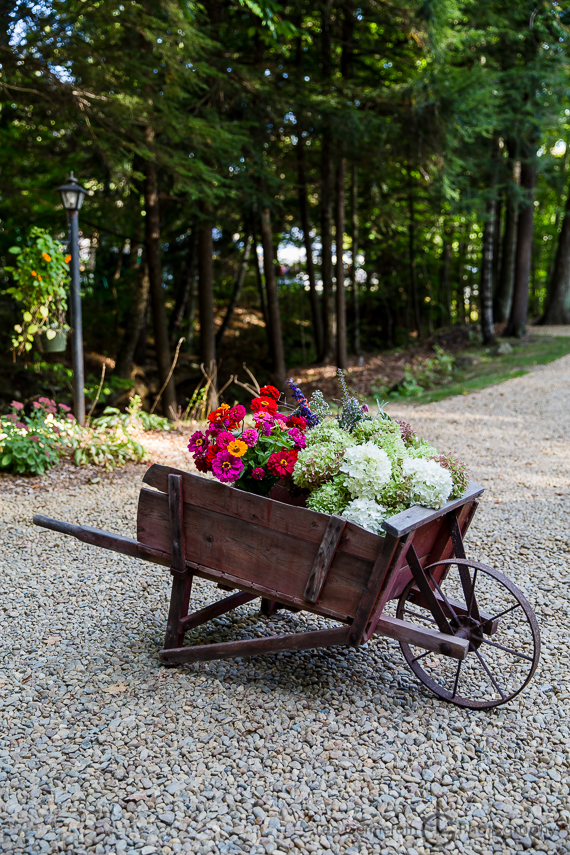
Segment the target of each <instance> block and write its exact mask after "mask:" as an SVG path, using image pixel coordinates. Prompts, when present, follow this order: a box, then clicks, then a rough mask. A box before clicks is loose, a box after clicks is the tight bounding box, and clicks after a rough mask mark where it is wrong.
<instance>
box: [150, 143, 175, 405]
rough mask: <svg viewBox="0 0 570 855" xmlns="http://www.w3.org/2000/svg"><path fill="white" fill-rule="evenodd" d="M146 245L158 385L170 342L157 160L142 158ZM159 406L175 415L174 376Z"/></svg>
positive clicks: (165, 370)
mask: <svg viewBox="0 0 570 855" xmlns="http://www.w3.org/2000/svg"><path fill="white" fill-rule="evenodd" d="M145 141H146V144H147V146H148V148H149V149H150V151H152V149H153V146H154V130H153V129H152V128H151V127H150V126H147V127H146V129H145ZM144 196H145V248H146V256H147V262H148V275H149V279H150V299H151V305H152V317H153V323H154V344H155V349H156V361H157V365H158V376H159V380H160V386H161V387H162V386H163V384H164V383H165V382H166V379H167V377H168V373H169V371H170V366H171V358H170V345H169V342H168V325H167V322H166V306H165V303H164V294H165V292H164V287H163V283H162V264H161V258H160V209H159V203H158V178H157V174H156V162H155V161H154V160H147V161H146V162H145V186H144ZM161 404H162V410H163V413H164V415H165V416H166V417H167V418H169V419H174V418H176V411H177V403H176V387H175V385H174V378H173V377H171V378H170V380H169V381H168V383H167V385H166V388H165V389H164V392H163V393H162V401H161Z"/></svg>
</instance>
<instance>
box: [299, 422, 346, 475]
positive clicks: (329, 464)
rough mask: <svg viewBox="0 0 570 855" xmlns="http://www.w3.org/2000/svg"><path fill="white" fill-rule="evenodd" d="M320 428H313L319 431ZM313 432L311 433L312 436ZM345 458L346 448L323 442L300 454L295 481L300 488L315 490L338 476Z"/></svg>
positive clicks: (334, 443)
mask: <svg viewBox="0 0 570 855" xmlns="http://www.w3.org/2000/svg"><path fill="white" fill-rule="evenodd" d="M317 429H318V428H313V430H317ZM311 433H312V431H309V434H311ZM343 457H344V446H343V445H340V444H338V443H336V442H328V443H327V442H322V443H318V444H317V445H311V446H310V447H309V448H305V449H304V450H303V451H300V452H299V457H298V459H297V463H296V464H295V469H294V470H293V481H294V482H295V484H296V485H297V486H298V487H303V488H304V489H308V490H315V489H316V488H317V487H320V486H321V484H324V483H325V481H330V480H331V479H332V478H334V476H335V475H338V472H339V469H340V464H341V463H342V459H343Z"/></svg>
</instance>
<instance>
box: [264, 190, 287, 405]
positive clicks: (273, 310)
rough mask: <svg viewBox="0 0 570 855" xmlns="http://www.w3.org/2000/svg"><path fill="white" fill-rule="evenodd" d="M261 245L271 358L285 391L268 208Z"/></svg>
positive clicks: (276, 382) (279, 318)
mask: <svg viewBox="0 0 570 855" xmlns="http://www.w3.org/2000/svg"><path fill="white" fill-rule="evenodd" d="M261 244H262V246H263V272H264V274H265V290H266V294H267V313H268V317H269V326H270V331H271V356H272V358H273V381H274V383H275V385H276V386H277V388H278V389H279V390H281V391H284V390H285V380H286V377H285V373H286V372H285V354H284V351H283V336H282V332H281V317H280V314H279V298H278V294H277V280H276V278H275V264H274V262H273V234H272V230H271V211H270V210H269V208H268V207H267V206H265V207H264V208H262V211H261Z"/></svg>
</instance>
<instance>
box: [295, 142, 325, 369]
mask: <svg viewBox="0 0 570 855" xmlns="http://www.w3.org/2000/svg"><path fill="white" fill-rule="evenodd" d="M297 168H298V176H299V207H300V213H301V228H302V229H303V243H304V245H305V255H306V257H307V261H306V268H307V276H308V278H309V297H310V300H311V313H312V316H313V333H314V338H315V347H316V350H317V362H320V361H321V360H322V358H323V356H324V353H323V318H322V315H321V307H320V306H319V295H318V294H317V288H316V280H315V265H314V263H313V245H312V242H311V225H310V221H309V201H308V198H307V175H306V170H305V143H304V140H303V131H302V128H301V127H299V136H298V138H297Z"/></svg>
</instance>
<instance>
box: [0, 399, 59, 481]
mask: <svg viewBox="0 0 570 855" xmlns="http://www.w3.org/2000/svg"><path fill="white" fill-rule="evenodd" d="M11 409H12V412H11V413H10V414H9V415H5V416H2V417H0V470H2V469H3V470H6V471H8V472H14V473H16V474H17V475H43V474H44V472H47V470H48V469H51V467H52V466H54V465H55V464H56V463H57V461H58V460H59V458H60V457H61V456H62V455H63V454H65V452H66V450H69V448H70V447H71V443H72V436H73V432H74V425H73V423H72V422H73V421H74V420H73V416H71V418H70V417H69V407H66V406H65V405H63V404H56V403H55V402H54V401H50V400H49V399H48V398H40V399H39V401H34V404H33V407H32V410H31V412H30V413H29V414H28V415H26V414H25V413H24V411H23V405H22V404H20V403H19V402H17V401H13V402H12V407H11Z"/></svg>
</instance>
